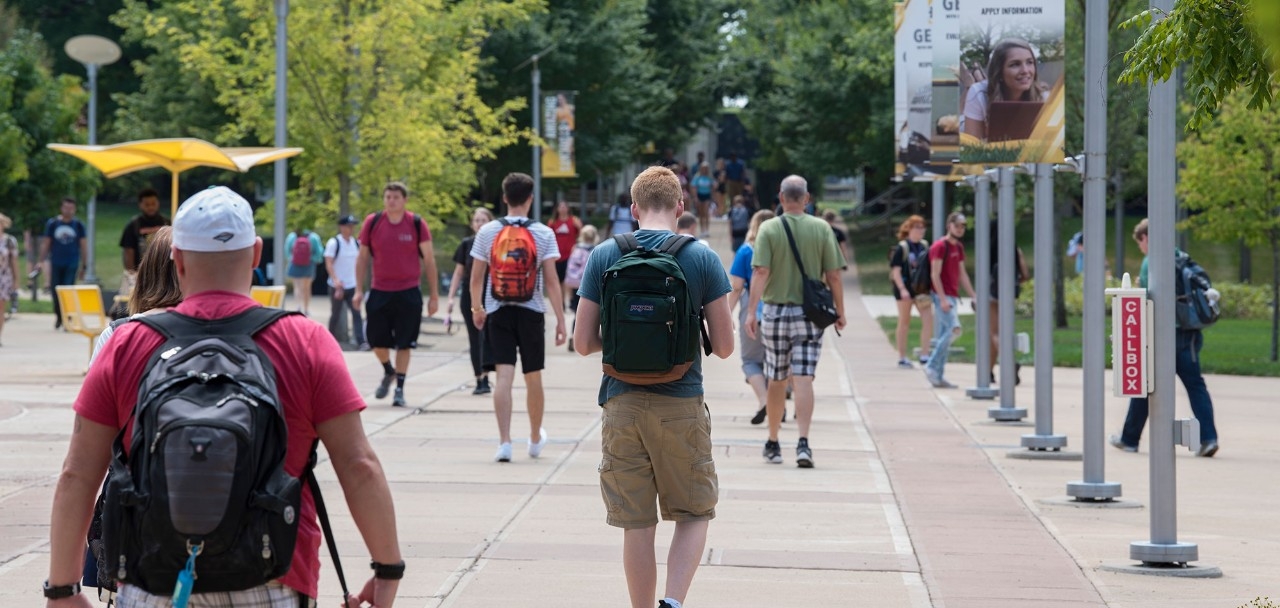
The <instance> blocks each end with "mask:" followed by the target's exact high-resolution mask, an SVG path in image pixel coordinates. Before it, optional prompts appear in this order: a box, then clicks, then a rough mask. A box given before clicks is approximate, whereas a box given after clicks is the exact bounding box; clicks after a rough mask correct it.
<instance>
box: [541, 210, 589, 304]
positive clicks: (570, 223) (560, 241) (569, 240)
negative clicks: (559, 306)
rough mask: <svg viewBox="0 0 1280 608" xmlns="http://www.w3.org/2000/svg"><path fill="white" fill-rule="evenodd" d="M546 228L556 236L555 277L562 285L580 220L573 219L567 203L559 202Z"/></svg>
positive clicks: (578, 230) (579, 228)
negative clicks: (558, 256) (558, 255)
mask: <svg viewBox="0 0 1280 608" xmlns="http://www.w3.org/2000/svg"><path fill="white" fill-rule="evenodd" d="M547 227H548V228H550V229H551V231H552V232H554V233H555V235H556V248H557V249H558V250H559V252H560V259H559V260H556V277H558V278H559V279H560V283H561V284H564V272H565V269H566V268H568V267H569V254H570V253H573V247H574V245H577V243H578V234H579V233H580V232H582V220H580V219H578V218H577V217H574V215H573V212H572V211H571V210H570V209H569V203H566V202H564V201H561V202H560V203H559V204H557V205H556V217H555V218H554V219H552V220H551V221H550V222H547ZM567 301H568V299H567V298H566V302H567Z"/></svg>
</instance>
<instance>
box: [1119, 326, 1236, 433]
mask: <svg viewBox="0 0 1280 608" xmlns="http://www.w3.org/2000/svg"><path fill="white" fill-rule="evenodd" d="M1177 338H1178V355H1177V371H1178V378H1180V379H1181V380H1182V386H1184V387H1186V389H1187V396H1188V397H1189V398H1190V399H1191V413H1192V414H1194V415H1195V417H1196V420H1199V421H1200V443H1201V444H1204V443H1209V442H1210V441H1217V440H1218V429H1217V427H1215V426H1214V425H1213V399H1211V398H1210V397H1209V389H1208V388H1207V387H1206V386H1205V384H1204V376H1201V375H1200V348H1201V347H1202V346H1204V334H1202V333H1200V330H1187V331H1183V330H1178V335H1177ZM1148 408H1149V406H1148V404H1147V400H1146V399H1145V398H1134V399H1130V400H1129V414H1128V415H1127V416H1125V419H1124V431H1123V432H1122V433H1121V434H1120V441H1122V442H1124V444H1125V445H1127V446H1130V447H1135V448H1136V447H1138V441H1140V440H1141V439H1142V428H1143V427H1145V426H1146V425H1147V411H1148Z"/></svg>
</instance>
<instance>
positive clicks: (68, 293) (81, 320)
mask: <svg viewBox="0 0 1280 608" xmlns="http://www.w3.org/2000/svg"><path fill="white" fill-rule="evenodd" d="M58 306H59V307H60V308H61V309H62V326H63V327H65V328H67V331H71V332H75V333H78V334H81V335H83V336H85V337H87V338H89V356H90V357H92V356H93V343H94V341H95V340H97V339H98V335H99V334H101V333H102V331H103V330H105V329H106V328H107V324H108V323H109V321H108V320H107V311H106V309H105V308H103V305H102V288H100V287H98V286H97V285H59V286H58Z"/></svg>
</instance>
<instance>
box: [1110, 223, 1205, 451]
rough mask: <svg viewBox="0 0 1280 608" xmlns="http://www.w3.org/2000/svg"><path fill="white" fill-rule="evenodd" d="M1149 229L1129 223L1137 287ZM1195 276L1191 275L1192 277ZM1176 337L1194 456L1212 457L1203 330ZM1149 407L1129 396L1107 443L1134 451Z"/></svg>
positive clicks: (1142, 283) (1143, 275) (1143, 277)
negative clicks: (1196, 428)
mask: <svg viewBox="0 0 1280 608" xmlns="http://www.w3.org/2000/svg"><path fill="white" fill-rule="evenodd" d="M1149 229H1150V228H1149V224H1148V223H1147V220H1145V219H1144V220H1142V221H1141V222H1138V225H1137V226H1134V227H1133V240H1134V241H1136V242H1137V243H1138V249H1141V250H1142V255H1143V256H1144V257H1143V258H1142V270H1141V271H1140V272H1139V273H1138V286H1139V287H1146V286H1147V258H1146V257H1145V256H1146V255H1147V233H1148V231H1149ZM1174 255H1175V256H1176V258H1181V257H1183V256H1186V255H1187V254H1186V253H1185V252H1182V251H1175V252H1174ZM1176 258H1175V259H1176ZM1197 278H1198V277H1194V276H1193V277H1192V280H1196V279H1197ZM1200 287H1201V288H1202V289H1208V290H1212V286H1211V285H1208V284H1205V285H1201V286H1200ZM1211 293H1213V292H1211ZM1213 297H1217V296H1213ZM1176 338H1177V341H1176V343H1177V348H1178V353H1177V359H1176V360H1175V363H1176V365H1175V369H1176V371H1177V374H1178V379H1179V380H1182V386H1183V387H1184V388H1186V389H1187V398H1188V399H1189V400H1190V401H1191V413H1192V414H1193V415H1195V417H1196V420H1199V421H1200V451H1198V452H1196V456H1204V457H1206V458H1212V457H1213V455H1214V454H1217V453H1218V428H1217V426H1215V425H1214V423H1213V398H1212V397H1210V396H1209V387H1208V386H1206V385H1205V383H1204V376H1203V375H1201V373H1200V348H1201V347H1203V346H1204V334H1203V333H1202V332H1201V331H1200V330H1199V329H1186V328H1183V327H1178V328H1177V336H1176ZM1149 407H1150V406H1149V404H1148V402H1147V399H1146V398H1145V397H1135V398H1133V399H1130V400H1129V413H1128V415H1126V416H1125V419H1124V430H1123V431H1122V432H1121V433H1120V434H1119V435H1112V436H1111V439H1110V441H1111V445H1113V446H1115V447H1117V448H1119V449H1121V450H1124V451H1126V452H1136V451H1138V442H1139V441H1140V440H1141V439H1142V429H1143V428H1144V427H1146V426H1147V415H1148V413H1149V410H1148V408H1149Z"/></svg>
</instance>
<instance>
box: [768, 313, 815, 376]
mask: <svg viewBox="0 0 1280 608" xmlns="http://www.w3.org/2000/svg"><path fill="white" fill-rule="evenodd" d="M760 334H761V341H762V342H764V375H765V377H766V378H769V379H770V380H786V379H787V378H789V377H791V376H813V375H814V372H815V371H816V370H817V368H818V355H819V354H821V353H822V330H821V329H818V328H817V327H814V325H813V324H812V323H810V322H809V320H808V319H805V318H804V309H803V308H802V307H800V306H798V305H791V304H765V305H764V317H763V319H762V320H761V322H760Z"/></svg>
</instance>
